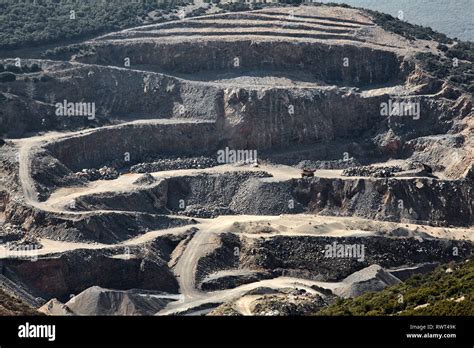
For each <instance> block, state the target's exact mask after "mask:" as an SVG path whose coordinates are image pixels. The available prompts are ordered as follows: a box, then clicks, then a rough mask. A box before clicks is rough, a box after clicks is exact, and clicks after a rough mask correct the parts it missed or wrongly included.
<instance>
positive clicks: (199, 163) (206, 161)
mask: <svg viewBox="0 0 474 348" xmlns="http://www.w3.org/2000/svg"><path fill="white" fill-rule="evenodd" d="M217 164H218V163H217V161H216V160H215V159H214V158H211V157H204V156H200V157H184V158H181V157H175V158H161V159H154V160H153V161H152V162H144V163H139V164H135V165H133V166H132V167H131V168H130V171H131V172H132V173H153V172H160V171H164V170H178V169H204V168H210V167H214V166H216V165H217Z"/></svg>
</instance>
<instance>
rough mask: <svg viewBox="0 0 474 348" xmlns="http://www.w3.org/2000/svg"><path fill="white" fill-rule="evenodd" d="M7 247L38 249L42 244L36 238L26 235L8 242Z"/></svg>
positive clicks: (18, 249)
mask: <svg viewBox="0 0 474 348" xmlns="http://www.w3.org/2000/svg"><path fill="white" fill-rule="evenodd" d="M7 248H8V250H10V251H24V250H38V249H41V248H43V245H42V244H41V243H40V242H39V240H38V238H36V237H34V236H29V235H27V236H25V237H23V238H22V239H21V240H17V241H13V242H8V246H7Z"/></svg>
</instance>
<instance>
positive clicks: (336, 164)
mask: <svg viewBox="0 0 474 348" xmlns="http://www.w3.org/2000/svg"><path fill="white" fill-rule="evenodd" d="M359 165H360V163H359V162H358V161H357V160H356V159H355V158H353V157H351V158H349V159H347V160H335V161H309V160H304V161H301V162H299V163H298V164H297V165H296V167H297V168H300V169H304V168H308V169H345V168H349V167H355V166H359Z"/></svg>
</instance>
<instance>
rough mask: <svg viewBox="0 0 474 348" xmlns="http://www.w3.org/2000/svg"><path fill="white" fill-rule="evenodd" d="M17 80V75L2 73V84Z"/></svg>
mask: <svg viewBox="0 0 474 348" xmlns="http://www.w3.org/2000/svg"><path fill="white" fill-rule="evenodd" d="M15 80H16V75H15V74H13V73H11V72H2V73H0V82H12V81H15Z"/></svg>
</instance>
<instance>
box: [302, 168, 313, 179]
mask: <svg viewBox="0 0 474 348" xmlns="http://www.w3.org/2000/svg"><path fill="white" fill-rule="evenodd" d="M314 172H315V170H314V169H307V168H305V169H303V170H302V171H301V177H302V178H313V177H314Z"/></svg>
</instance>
